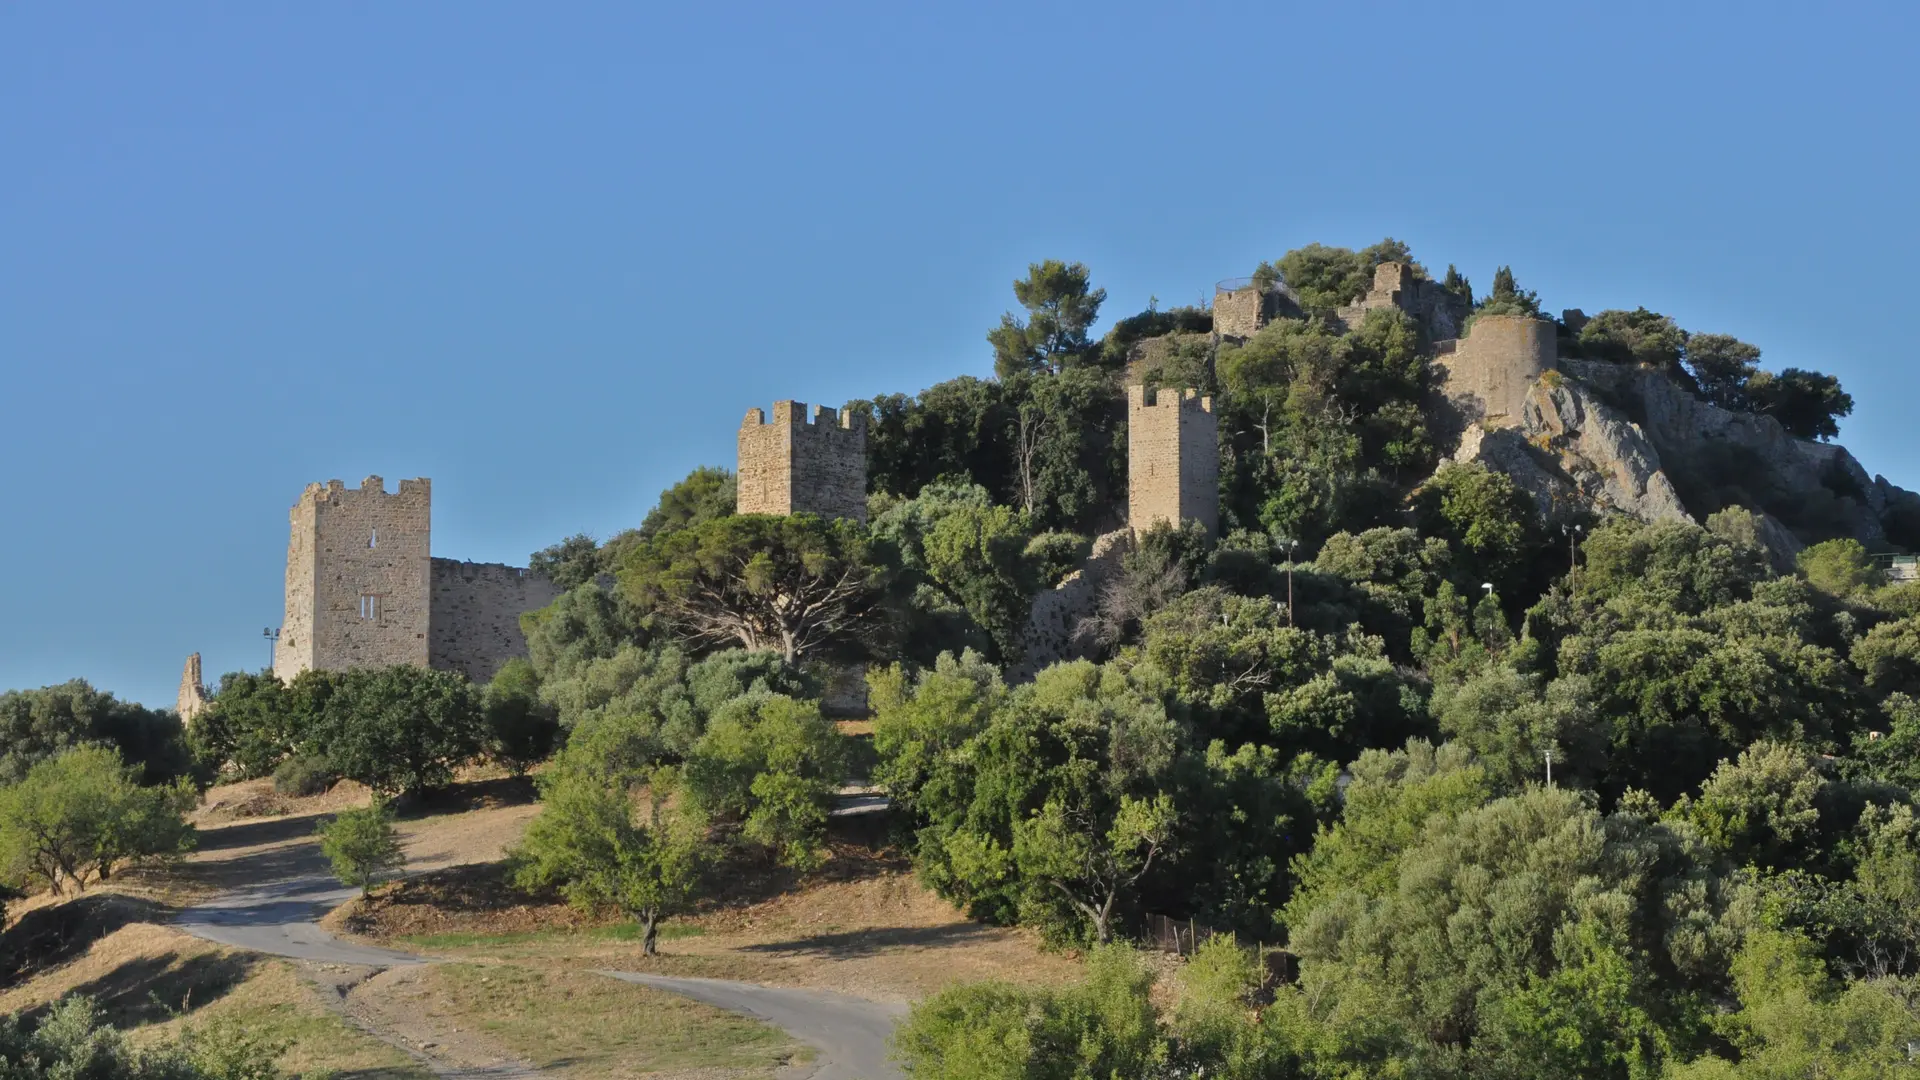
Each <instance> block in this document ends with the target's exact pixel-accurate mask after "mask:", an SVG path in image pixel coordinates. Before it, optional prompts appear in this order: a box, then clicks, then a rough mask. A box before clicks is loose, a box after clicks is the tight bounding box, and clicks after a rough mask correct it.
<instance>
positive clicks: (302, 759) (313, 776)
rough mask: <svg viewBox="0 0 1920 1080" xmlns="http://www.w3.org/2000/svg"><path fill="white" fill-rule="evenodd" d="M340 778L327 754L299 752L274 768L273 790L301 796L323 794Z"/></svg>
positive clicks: (283, 793)
mask: <svg viewBox="0 0 1920 1080" xmlns="http://www.w3.org/2000/svg"><path fill="white" fill-rule="evenodd" d="M339 779H340V774H339V773H338V772H337V771H335V769H334V767H333V762H331V761H328V760H327V756H326V755H325V754H298V755H295V756H294V757H290V758H288V759H287V760H285V761H283V762H281V763H280V767H279V768H277V769H275V770H273V790H275V791H277V792H279V793H280V794H282V795H291V796H295V797H301V798H304V797H305V796H308V795H323V794H325V793H326V792H327V791H328V790H329V789H330V788H332V787H333V785H334V784H335V783H336V782H338V781H339Z"/></svg>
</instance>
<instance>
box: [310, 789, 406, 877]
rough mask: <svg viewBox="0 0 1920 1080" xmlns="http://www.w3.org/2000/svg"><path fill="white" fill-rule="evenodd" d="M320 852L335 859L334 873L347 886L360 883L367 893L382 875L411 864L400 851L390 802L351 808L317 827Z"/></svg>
mask: <svg viewBox="0 0 1920 1080" xmlns="http://www.w3.org/2000/svg"><path fill="white" fill-rule="evenodd" d="M314 835H316V836H318V837H319V838H320V851H321V853H322V854H324V855H325V856H326V857H327V858H328V859H330V860H332V862H333V876H334V877H337V878H339V879H340V881H341V883H342V884H344V885H358V886H360V891H361V893H362V894H365V893H366V892H368V891H369V890H371V889H372V888H373V883H374V882H375V881H377V880H379V878H380V875H381V874H384V873H386V872H387V871H389V870H398V869H400V868H401V867H403V866H405V865H406V864H407V857H406V855H405V853H403V852H402V851H401V850H400V833H399V830H397V829H395V828H394V827H393V814H392V813H391V812H390V811H389V810H388V809H387V804H386V803H385V802H381V801H378V800H376V801H375V802H374V804H373V805H372V806H367V807H363V808H361V809H359V810H347V811H344V812H342V813H341V814H339V815H338V816H337V817H335V818H334V819H333V820H332V821H329V822H325V823H323V824H321V826H320V827H319V828H318V829H315V830H314Z"/></svg>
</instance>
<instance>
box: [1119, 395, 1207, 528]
mask: <svg viewBox="0 0 1920 1080" xmlns="http://www.w3.org/2000/svg"><path fill="white" fill-rule="evenodd" d="M1156 521H1165V522H1168V523H1170V524H1173V525H1178V524H1179V523H1180V522H1182V521H1198V522H1200V523H1201V524H1202V525H1204V526H1205V527H1206V529H1207V531H1208V532H1209V533H1214V532H1218V531H1219V525H1220V429H1219V421H1218V420H1217V419H1216V418H1215V417H1214V415H1213V399H1212V398H1210V397H1202V396H1200V394H1199V392H1198V391H1194V390H1182V391H1173V390H1165V391H1162V392H1161V393H1159V394H1158V395H1157V396H1156V395H1152V394H1150V393H1149V392H1148V390H1147V389H1146V388H1145V387H1141V386H1129V387H1127V522H1128V524H1129V525H1130V526H1131V527H1132V528H1133V529H1135V530H1136V531H1137V530H1141V529H1145V528H1147V527H1148V526H1150V525H1152V524H1153V523H1154V522H1156Z"/></svg>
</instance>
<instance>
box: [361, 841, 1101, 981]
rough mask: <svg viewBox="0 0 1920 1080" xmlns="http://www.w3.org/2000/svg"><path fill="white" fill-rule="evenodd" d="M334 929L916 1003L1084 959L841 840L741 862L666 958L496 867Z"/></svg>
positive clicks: (400, 891)
mask: <svg viewBox="0 0 1920 1080" xmlns="http://www.w3.org/2000/svg"><path fill="white" fill-rule="evenodd" d="M329 922H330V923H331V925H333V926H334V927H335V928H336V929H339V930H343V931H347V932H352V933H358V934H361V935H364V936H367V937H369V938H372V939H374V940H376V941H380V942H384V943H389V944H394V945H398V946H401V947H405V948H409V949H413V950H415V951H426V952H429V953H434V954H438V955H447V956H455V957H461V958H472V959H491V960H499V961H506V962H512V963H518V964H526V965H533V966H542V967H545V966H550V965H569V966H575V967H592V968H603V969H616V970H623V971H652V972H658V973H661V974H670V975H693V976H703V977H710V978H728V979H743V980H748V981H752V982H760V983H767V984H770V985H788V986H806V987H814V988H818V989H827V990H837V991H840V992H843V993H851V994H857V995H860V996H862V997H867V998H871V999H875V1000H913V999H917V998H919V997H923V996H925V995H926V994H929V993H932V992H934V991H937V990H939V989H941V988H943V987H945V986H948V985H950V984H952V983H955V982H967V981H973V980H978V979H988V978H994V979H1005V980H1009V981H1012V982H1017V983H1025V984H1056V983H1059V982H1062V981H1065V980H1068V979H1071V978H1073V977H1074V976H1075V975H1076V974H1077V972H1078V970H1079V965H1078V964H1077V963H1076V962H1075V961H1074V960H1073V959H1072V958H1069V957H1066V956H1062V955H1060V954H1058V953H1049V952H1045V951H1043V950H1042V949H1041V948H1040V944H1039V940H1038V938H1037V937H1036V936H1035V935H1034V934H1032V933H1030V932H1028V931H1024V930H1017V929H1007V928H1002V927H992V926H987V925H985V924H982V923H979V922H976V921H974V920H972V919H968V918H967V917H966V916H964V915H962V914H961V913H960V912H958V911H956V910H955V909H954V908H953V906H952V905H951V904H948V903H947V902H946V901H944V900H942V899H940V898H939V897H938V896H936V895H934V894H933V893H932V892H930V891H929V890H927V889H926V888H925V887H924V886H922V885H921V884H920V883H919V881H917V880H916V879H915V878H914V876H913V874H912V872H911V870H910V869H909V868H908V867H907V866H906V865H905V863H904V862H903V861H902V860H901V859H900V858H899V856H898V854H897V853H896V852H893V851H892V850H890V849H887V848H885V847H884V846H883V845H870V844H861V843H856V842H842V843H837V844H836V845H835V846H834V854H833V858H832V859H831V860H830V861H829V863H828V865H827V867H826V868H825V869H824V870H822V871H821V872H819V873H817V874H813V875H809V876H808V877H806V878H803V879H799V880H794V879H793V878H792V877H791V876H790V875H786V874H783V873H781V872H778V871H773V870H770V869H761V870H759V871H758V872H757V873H753V872H746V871H744V870H741V869H740V868H734V872H733V873H730V874H729V876H728V888H727V890H726V892H725V893H724V894H723V895H721V896H720V897H718V898H716V899H715V900H713V901H710V902H709V903H708V904H707V905H706V906H705V909H704V910H702V911H700V912H699V913H697V914H695V915H692V916H688V917H685V918H679V919H674V920H671V921H669V922H668V923H667V926H666V928H665V933H664V935H663V936H664V937H665V940H664V941H663V943H662V946H661V948H662V955H661V956H658V957H645V956H643V955H641V952H640V945H639V942H638V940H637V938H636V937H635V936H634V935H632V934H631V933H627V932H624V931H623V930H622V929H621V928H619V922H620V920H618V919H616V918H612V917H594V916H590V915H585V914H582V913H580V912H578V911H575V910H574V909H572V908H570V907H568V906H566V905H565V904H563V903H560V902H558V901H557V900H554V899H553V898H551V897H538V896H530V895H528V894H526V893H523V892H520V891H519V890H517V889H514V888H513V887H512V886H511V885H510V884H509V883H508V882H507V881H506V880H505V875H504V869H503V868H502V867H500V866H498V865H493V866H485V865H475V866H467V867H461V868H458V869H455V870H451V871H447V872H444V873H438V874H430V875H426V876H423V877H421V878H418V879H415V880H412V881H408V882H403V883H399V884H397V885H394V886H391V887H389V888H387V889H385V890H382V891H380V892H378V893H376V894H375V895H374V896H373V897H372V898H370V899H368V900H366V901H356V902H355V903H353V904H350V905H348V906H347V907H345V908H342V909H341V910H340V911H337V912H335V913H334V915H333V916H330V917H329Z"/></svg>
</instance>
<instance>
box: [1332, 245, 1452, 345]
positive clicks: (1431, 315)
mask: <svg viewBox="0 0 1920 1080" xmlns="http://www.w3.org/2000/svg"><path fill="white" fill-rule="evenodd" d="M1376 308H1399V309H1400V310H1401V311H1404V312H1406V313H1407V314H1408V315H1411V316H1412V317H1413V318H1414V319H1415V320H1417V321H1418V322H1419V323H1420V325H1421V326H1423V327H1425V328H1426V331H1427V339H1428V340H1430V341H1441V340H1444V339H1448V338H1452V337H1454V336H1456V335H1457V334H1459V332H1460V327H1461V326H1462V325H1463V324H1464V323H1465V322H1466V319H1467V316H1468V315H1469V314H1470V313H1471V309H1470V308H1469V306H1468V304H1467V303H1466V301H1465V300H1463V299H1462V298H1460V297H1458V296H1455V295H1454V294H1452V293H1450V292H1448V291H1447V290H1445V289H1443V288H1441V287H1440V283H1439V282H1437V281H1431V280H1428V279H1426V278H1422V277H1419V276H1417V275H1415V274H1414V272H1413V267H1412V266H1410V265H1408V264H1406V263H1398V262H1386V263H1381V264H1380V265H1378V266H1376V267H1374V268H1373V287H1372V288H1370V289H1368V290H1367V294H1366V295H1365V296H1363V297H1361V298H1360V299H1359V300H1358V301H1356V302H1355V303H1352V304H1349V305H1347V306H1346V307H1343V308H1341V309H1339V311H1337V312H1336V313H1335V317H1336V318H1337V319H1338V320H1339V322H1340V323H1341V325H1343V326H1345V327H1346V328H1347V329H1349V330H1354V329H1358V328H1359V326H1360V324H1361V323H1362V322H1363V321H1365V320H1366V317H1367V312H1369V311H1372V310H1374V309H1376Z"/></svg>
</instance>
